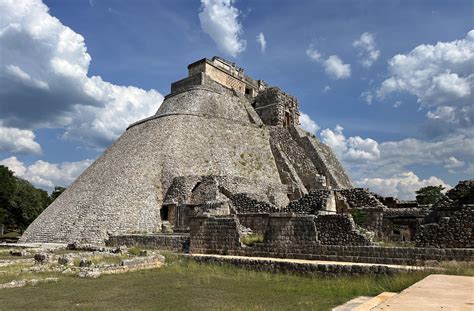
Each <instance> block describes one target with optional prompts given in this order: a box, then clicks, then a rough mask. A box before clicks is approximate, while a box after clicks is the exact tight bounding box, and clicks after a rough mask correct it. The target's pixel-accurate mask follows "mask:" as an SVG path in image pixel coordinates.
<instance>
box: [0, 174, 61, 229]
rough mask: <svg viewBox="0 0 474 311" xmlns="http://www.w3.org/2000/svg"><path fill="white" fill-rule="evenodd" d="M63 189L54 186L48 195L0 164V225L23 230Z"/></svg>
mask: <svg viewBox="0 0 474 311" xmlns="http://www.w3.org/2000/svg"><path fill="white" fill-rule="evenodd" d="M64 190H65V188H63V187H55V188H54V191H53V192H52V193H51V195H49V194H48V192H46V191H44V190H42V189H38V188H35V187H34V186H33V185H32V184H31V183H30V182H28V181H26V180H24V179H22V178H19V177H16V176H14V174H13V172H12V171H10V170H9V169H8V168H7V167H6V166H3V165H0V226H1V225H4V226H5V227H6V228H8V229H10V230H19V231H24V230H25V229H26V228H27V227H28V225H29V224H30V223H31V222H32V221H33V220H35V218H36V217H38V215H39V214H41V212H42V211H43V210H44V209H45V208H46V207H48V205H49V204H51V202H53V201H54V200H55V199H56V198H57V197H58V196H59V195H60V194H61V193H62V192H63V191H64Z"/></svg>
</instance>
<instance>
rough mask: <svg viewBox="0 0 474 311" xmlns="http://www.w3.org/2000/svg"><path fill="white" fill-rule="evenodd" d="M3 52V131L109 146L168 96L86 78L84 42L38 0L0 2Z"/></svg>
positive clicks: (87, 58) (0, 78) (0, 63)
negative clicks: (44, 131)
mask: <svg viewBox="0 0 474 311" xmlns="http://www.w3.org/2000/svg"><path fill="white" fill-rule="evenodd" d="M0 55H2V57H0V84H1V85H2V91H1V92H0V122H2V125H3V126H4V127H9V128H17V129H21V130H29V131H31V130H34V129H37V128H64V129H65V130H66V135H65V137H67V138H70V139H77V140H81V141H83V142H85V143H87V144H89V145H92V146H94V147H104V146H106V145H108V144H110V143H111V142H112V141H113V140H114V139H115V138H116V137H117V136H118V135H120V133H121V132H122V131H123V130H124V129H125V128H126V126H127V125H128V124H129V123H132V122H134V121H136V120H138V119H141V118H144V117H147V116H149V115H151V114H153V113H154V112H155V111H156V109H157V108H158V107H159V105H160V103H161V102H162V99H163V97H162V95H161V94H160V93H158V92H157V91H155V90H149V91H145V90H142V89H139V88H136V87H123V86H117V85H113V84H111V83H109V82H106V81H103V80H102V78H101V77H99V76H92V77H90V76H88V71H89V64H90V61H91V56H90V55H89V54H88V53H87V48H86V45H85V42H84V38H83V37H82V36H81V35H80V34H77V33H76V32H74V31H73V30H72V29H70V28H69V27H66V26H64V25H63V24H62V23H61V22H60V21H59V20H58V19H57V18H55V17H53V16H51V15H50V14H49V11H48V7H47V6H46V5H44V4H43V3H42V2H41V1H40V0H5V1H1V2H0ZM10 151H12V152H15V150H14V149H12V150H10Z"/></svg>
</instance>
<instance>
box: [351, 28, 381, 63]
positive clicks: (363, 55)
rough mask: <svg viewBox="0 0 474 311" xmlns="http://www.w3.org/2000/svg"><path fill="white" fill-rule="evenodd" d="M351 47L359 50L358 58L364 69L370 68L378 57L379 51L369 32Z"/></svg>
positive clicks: (373, 37)
mask: <svg viewBox="0 0 474 311" xmlns="http://www.w3.org/2000/svg"><path fill="white" fill-rule="evenodd" d="M352 46H354V47H355V48H357V49H358V50H359V53H358V56H359V59H360V62H361V64H362V66H364V67H367V68H368V67H370V66H372V64H373V63H374V62H375V61H376V60H377V59H378V58H379V56H380V50H378V49H377V46H376V44H375V36H374V34H371V33H369V32H364V33H363V34H362V35H361V36H360V38H359V39H357V40H355V41H354V42H353V43H352Z"/></svg>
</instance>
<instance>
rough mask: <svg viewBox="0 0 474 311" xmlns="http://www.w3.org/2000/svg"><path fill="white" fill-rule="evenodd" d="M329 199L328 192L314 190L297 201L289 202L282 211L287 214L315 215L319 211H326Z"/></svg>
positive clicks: (329, 193)
mask: <svg viewBox="0 0 474 311" xmlns="http://www.w3.org/2000/svg"><path fill="white" fill-rule="evenodd" d="M330 198H331V191H330V190H314V191H311V192H309V193H308V194H306V195H305V196H303V197H302V198H301V199H299V200H296V201H291V202H290V204H288V206H287V207H285V208H283V211H285V212H287V213H301V214H317V213H318V212H319V211H321V210H325V209H326V207H327V206H328V200H329V199H330Z"/></svg>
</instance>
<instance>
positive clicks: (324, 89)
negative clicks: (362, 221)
mask: <svg viewBox="0 0 474 311" xmlns="http://www.w3.org/2000/svg"><path fill="white" fill-rule="evenodd" d="M330 90H331V87H330V86H329V85H326V86H325V87H324V88H323V91H322V92H323V93H327V92H329V91H330Z"/></svg>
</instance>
